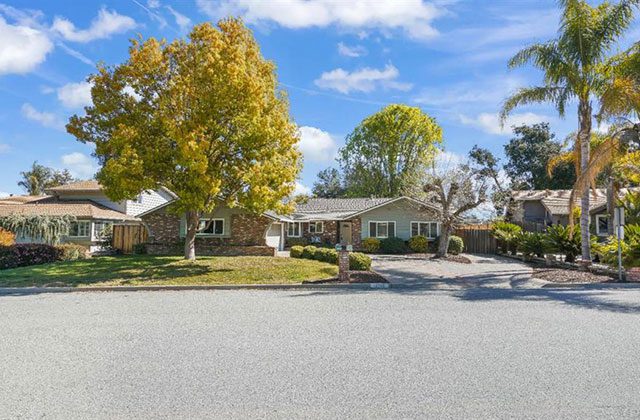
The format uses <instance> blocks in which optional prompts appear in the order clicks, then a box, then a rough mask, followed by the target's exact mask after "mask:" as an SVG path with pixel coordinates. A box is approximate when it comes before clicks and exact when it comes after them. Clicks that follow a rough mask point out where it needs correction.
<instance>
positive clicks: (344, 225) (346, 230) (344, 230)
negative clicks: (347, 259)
mask: <svg viewBox="0 0 640 420" xmlns="http://www.w3.org/2000/svg"><path fill="white" fill-rule="evenodd" d="M351 228H352V224H351V222H340V243H341V244H343V245H353V243H352V242H351V241H352V236H351Z"/></svg>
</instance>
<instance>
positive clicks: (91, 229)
mask: <svg viewBox="0 0 640 420" xmlns="http://www.w3.org/2000/svg"><path fill="white" fill-rule="evenodd" d="M73 223H77V224H78V226H79V225H80V223H82V224H87V225H89V227H88V228H87V234H86V235H71V234H69V238H90V237H91V232H92V231H93V224H92V223H91V221H90V220H77V221H75V222H73ZM79 231H80V229H78V232H79Z"/></svg>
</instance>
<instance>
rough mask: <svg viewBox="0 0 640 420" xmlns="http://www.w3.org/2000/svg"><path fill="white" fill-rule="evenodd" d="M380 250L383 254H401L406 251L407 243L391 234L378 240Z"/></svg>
mask: <svg viewBox="0 0 640 420" xmlns="http://www.w3.org/2000/svg"><path fill="white" fill-rule="evenodd" d="M380 251H381V252H382V253H383V254H403V253H405V252H407V245H406V244H405V243H404V241H403V240H402V239H401V238H398V237H395V236H393V237H391V238H385V239H383V240H382V241H380Z"/></svg>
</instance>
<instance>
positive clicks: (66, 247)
mask: <svg viewBox="0 0 640 420" xmlns="http://www.w3.org/2000/svg"><path fill="white" fill-rule="evenodd" d="M56 248H58V249H59V250H60V251H61V255H60V260H61V261H73V260H83V259H85V258H88V255H87V247H86V246H83V245H78V244H62V245H56Z"/></svg>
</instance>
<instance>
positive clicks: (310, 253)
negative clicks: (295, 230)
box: [302, 245, 318, 260]
mask: <svg viewBox="0 0 640 420" xmlns="http://www.w3.org/2000/svg"><path fill="white" fill-rule="evenodd" d="M317 250H318V248H316V247H315V246H313V245H307V246H305V247H304V248H303V249H302V258H306V259H308V260H312V259H313V258H314V256H315V255H316V251H317Z"/></svg>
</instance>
